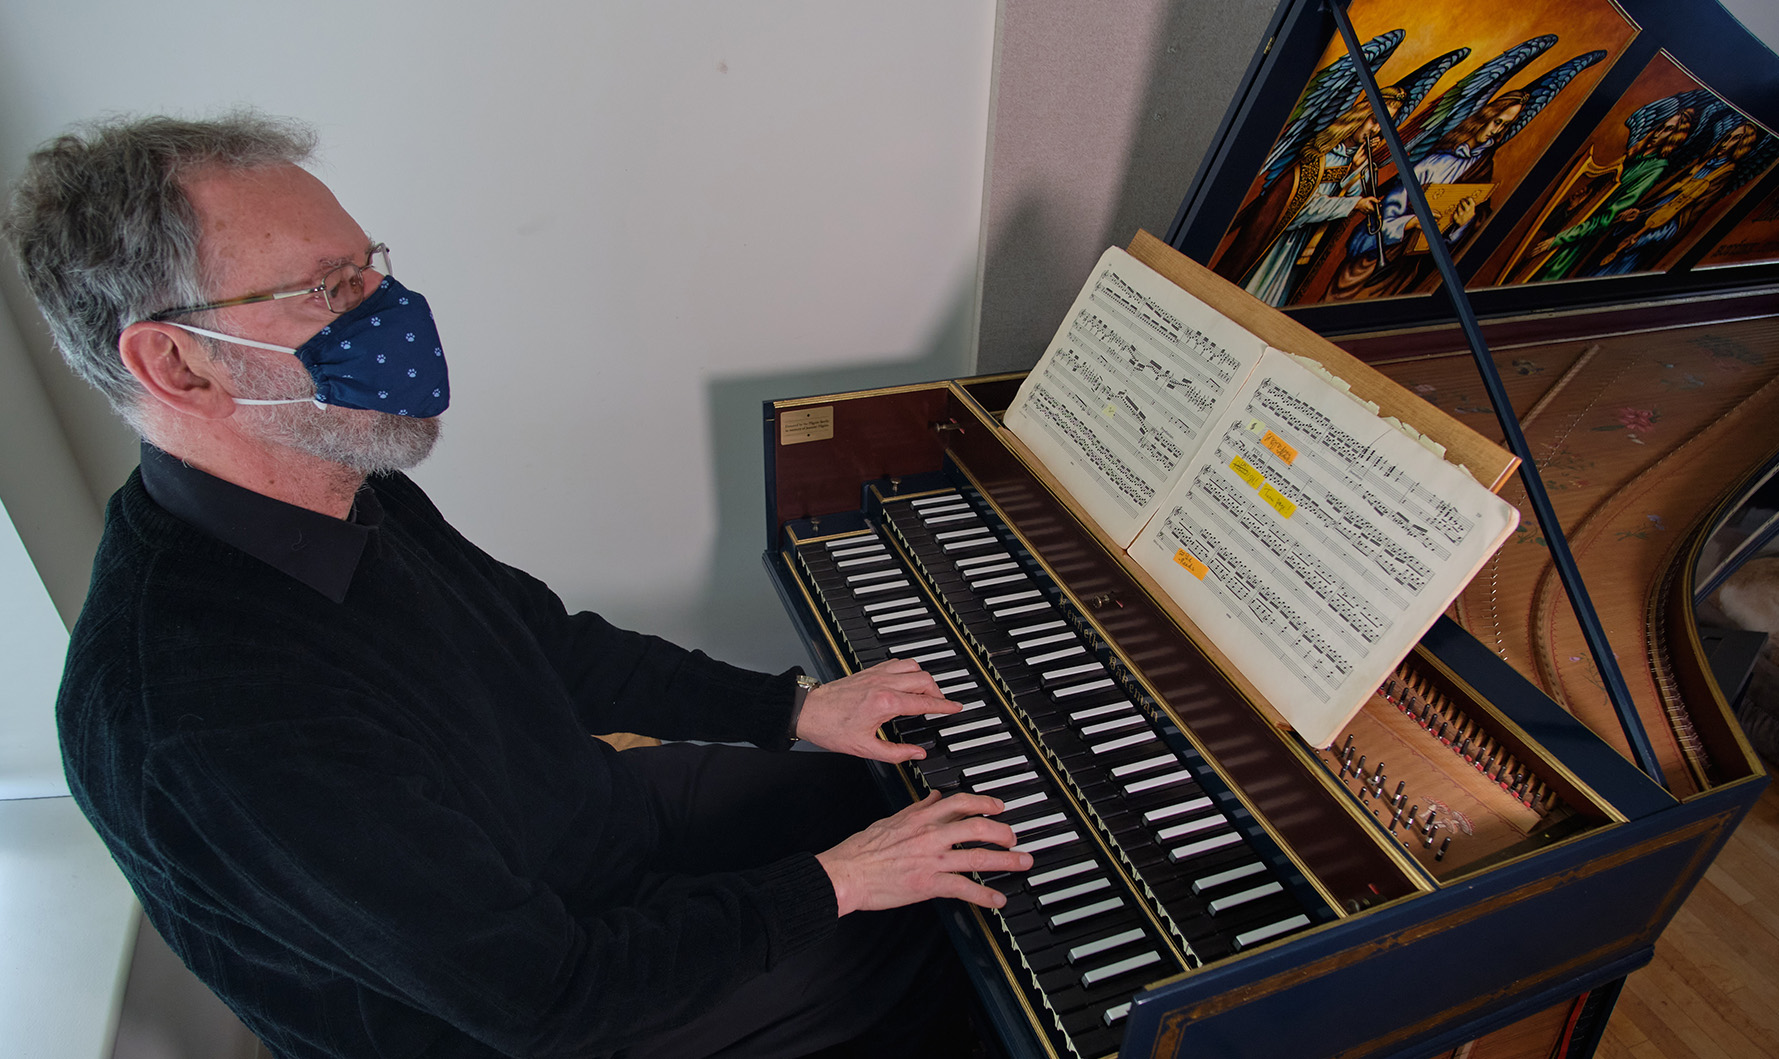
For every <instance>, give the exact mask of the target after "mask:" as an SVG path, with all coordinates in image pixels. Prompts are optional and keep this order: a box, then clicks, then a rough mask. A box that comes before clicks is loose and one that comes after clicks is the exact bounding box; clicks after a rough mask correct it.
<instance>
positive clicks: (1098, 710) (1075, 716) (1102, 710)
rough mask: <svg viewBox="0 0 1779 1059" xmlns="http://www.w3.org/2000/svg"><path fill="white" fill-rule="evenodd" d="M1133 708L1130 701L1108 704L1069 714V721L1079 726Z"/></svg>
mask: <svg viewBox="0 0 1779 1059" xmlns="http://www.w3.org/2000/svg"><path fill="white" fill-rule="evenodd" d="M1133 708H1134V707H1132V706H1131V704H1130V703H1129V702H1128V701H1127V702H1108V703H1106V704H1105V705H1104V706H1089V707H1087V708H1086V709H1085V710H1076V711H1075V712H1074V713H1071V714H1069V720H1071V721H1074V722H1076V723H1077V724H1079V723H1080V722H1082V721H1091V720H1093V719H1094V718H1095V717H1104V716H1106V715H1107V714H1111V713H1121V712H1123V711H1125V710H1129V709H1133ZM1114 775H1115V773H1114Z"/></svg>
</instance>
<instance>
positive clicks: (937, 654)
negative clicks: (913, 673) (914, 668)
mask: <svg viewBox="0 0 1779 1059" xmlns="http://www.w3.org/2000/svg"><path fill="white" fill-rule="evenodd" d="M912 657H913V660H914V661H916V662H919V663H921V664H923V665H924V664H926V663H928V662H938V661H941V660H943V659H946V658H956V657H957V652H956V651H949V650H947V651H933V652H930V653H928V654H924V655H914V656H912Z"/></svg>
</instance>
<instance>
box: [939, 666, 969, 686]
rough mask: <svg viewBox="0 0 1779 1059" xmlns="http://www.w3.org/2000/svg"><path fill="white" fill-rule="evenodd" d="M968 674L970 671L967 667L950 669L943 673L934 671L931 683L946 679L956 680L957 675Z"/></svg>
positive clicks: (941, 682)
mask: <svg viewBox="0 0 1779 1059" xmlns="http://www.w3.org/2000/svg"><path fill="white" fill-rule="evenodd" d="M969 675H970V671H969V670H968V669H952V670H948V671H946V672H944V673H934V674H933V683H935V684H944V683H945V682H946V681H948V680H956V679H958V678H959V677H967V676H969Z"/></svg>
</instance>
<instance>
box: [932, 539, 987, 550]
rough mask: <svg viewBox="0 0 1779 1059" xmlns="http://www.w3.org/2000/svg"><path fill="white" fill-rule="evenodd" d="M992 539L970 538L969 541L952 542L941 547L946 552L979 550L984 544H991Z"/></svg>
mask: <svg viewBox="0 0 1779 1059" xmlns="http://www.w3.org/2000/svg"><path fill="white" fill-rule="evenodd" d="M994 542H995V539H994V538H993V537H971V538H970V539H969V540H963V541H952V542H950V543H949V544H945V545H943V546H942V547H944V549H945V550H946V551H948V552H955V551H962V550H963V549H965V548H980V547H982V546H983V545H984V544H993V543H994Z"/></svg>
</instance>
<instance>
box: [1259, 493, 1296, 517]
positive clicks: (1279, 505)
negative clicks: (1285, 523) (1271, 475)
mask: <svg viewBox="0 0 1779 1059" xmlns="http://www.w3.org/2000/svg"><path fill="white" fill-rule="evenodd" d="M1260 499H1262V500H1264V501H1266V502H1267V503H1268V504H1269V505H1271V506H1272V509H1273V510H1274V511H1277V512H1278V513H1279V514H1281V515H1283V516H1285V517H1286V518H1290V517H1291V515H1292V513H1293V512H1295V511H1296V510H1297V505H1296V504H1293V503H1292V502H1291V501H1290V500H1288V499H1286V497H1285V494H1284V493H1281V492H1279V491H1278V490H1277V489H1274V488H1273V487H1272V486H1270V485H1263V486H1261V487H1260Z"/></svg>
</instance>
